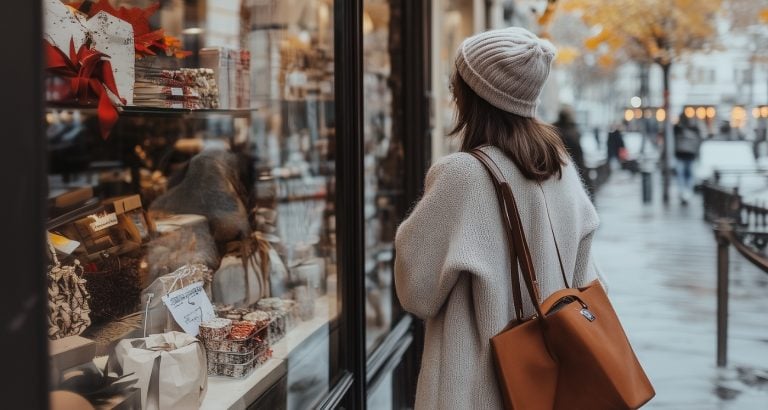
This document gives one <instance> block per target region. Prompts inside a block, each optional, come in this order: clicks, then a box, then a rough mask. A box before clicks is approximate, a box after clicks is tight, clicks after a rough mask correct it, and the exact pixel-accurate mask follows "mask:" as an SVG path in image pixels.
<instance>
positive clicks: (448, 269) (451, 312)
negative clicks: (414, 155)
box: [395, 28, 598, 409]
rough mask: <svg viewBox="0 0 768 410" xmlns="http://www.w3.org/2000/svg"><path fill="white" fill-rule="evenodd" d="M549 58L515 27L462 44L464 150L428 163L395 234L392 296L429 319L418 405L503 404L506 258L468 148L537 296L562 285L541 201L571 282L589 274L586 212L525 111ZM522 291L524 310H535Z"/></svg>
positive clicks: (591, 227)
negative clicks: (484, 160)
mask: <svg viewBox="0 0 768 410" xmlns="http://www.w3.org/2000/svg"><path fill="white" fill-rule="evenodd" d="M554 55H555V49H554V47H553V46H552V45H551V44H550V43H549V42H546V41H543V40H540V39H539V38H537V37H536V36H534V35H533V34H531V33H530V32H528V31H526V30H523V29H521V28H507V29H502V30H495V31H489V32H486V33H482V34H479V35H476V36H474V37H470V38H468V39H466V40H465V41H464V42H463V43H462V45H461V48H460V50H459V55H458V57H457V59H456V69H457V73H455V74H454V76H453V81H452V88H453V95H454V99H455V102H456V105H457V107H458V114H457V121H458V123H457V125H456V128H455V129H454V131H453V132H452V134H455V135H461V137H462V151H463V152H460V153H456V154H452V155H449V156H447V157H445V158H442V159H440V160H439V161H437V163H435V164H434V165H433V166H432V168H431V169H430V171H429V173H428V175H427V181H426V192H425V193H424V197H423V198H422V199H421V201H420V202H419V203H418V204H417V205H416V207H415V208H414V210H413V212H412V213H411V215H410V217H408V219H407V220H406V221H405V222H403V224H402V225H401V226H400V228H399V230H398V233H397V238H396V248H397V260H396V262H395V285H396V289H397V294H398V297H399V298H400V302H401V303H402V305H403V307H405V309H407V310H408V311H410V312H412V313H413V314H414V315H416V316H418V317H420V318H422V319H424V320H425V321H426V335H425V341H424V343H425V346H424V355H423V359H422V368H421V374H420V375H419V383H418V388H417V394H416V408H417V409H427V408H434V409H474V408H477V409H495V408H502V398H501V395H500V391H499V389H498V387H497V383H496V377H495V374H494V363H493V358H492V352H491V346H490V339H491V337H493V336H495V335H496V334H498V333H499V332H501V331H502V330H503V329H504V328H505V326H507V324H508V323H509V322H510V320H511V319H512V318H513V317H514V307H513V303H512V296H511V295H512V291H511V278H510V275H509V272H510V268H511V265H510V255H509V254H508V250H507V244H506V242H505V241H506V239H505V236H504V231H503V228H502V226H503V225H502V220H501V216H500V215H501V214H500V209H499V205H498V202H497V200H496V195H495V193H494V189H493V185H492V184H491V180H490V178H489V176H488V175H487V173H486V171H485V169H484V168H483V166H482V165H481V164H480V162H479V161H478V160H477V159H475V158H474V157H472V156H471V155H470V154H468V153H467V151H470V150H472V149H474V148H477V147H483V148H482V150H483V151H485V152H486V153H487V154H488V155H489V156H490V157H491V158H492V159H493V160H494V161H495V162H497V163H498V164H499V166H500V167H501V168H502V171H503V173H504V176H505V177H506V179H507V180H508V181H509V183H510V185H511V187H512V190H513V193H514V195H515V198H516V200H517V203H518V207H519V209H520V213H521V217H522V219H523V225H524V230H525V234H526V237H527V239H528V242H529V244H530V245H531V252H532V255H533V257H534V259H535V260H534V266H535V269H536V272H538V276H539V287H540V290H541V296H542V298H544V297H547V296H548V295H550V294H551V293H552V292H554V291H556V290H559V289H561V288H563V287H564V286H563V283H562V277H561V276H560V271H559V266H558V262H557V256H556V251H555V244H554V242H553V238H552V231H551V230H550V224H549V219H548V217H547V207H548V208H549V216H550V217H551V219H552V228H553V229H554V234H555V235H556V237H557V241H558V244H559V246H560V253H561V255H562V257H563V262H564V263H565V266H566V270H567V274H568V275H569V276H570V277H569V278H568V280H569V282H571V283H575V284H576V285H583V284H587V283H589V282H590V281H592V280H593V279H594V278H596V277H597V271H596V269H595V267H594V264H593V263H592V261H591V258H590V245H591V242H592V234H593V232H594V231H595V229H596V228H597V225H598V219H597V215H596V213H595V209H594V207H593V206H592V204H591V202H590V201H589V199H588V197H587V194H586V193H585V191H584V188H583V186H582V185H581V181H580V179H579V176H578V173H577V171H576V169H575V168H574V166H573V164H572V163H571V162H570V161H569V160H568V155H567V153H566V152H565V149H564V148H563V144H562V142H561V141H560V138H559V136H558V134H557V132H556V131H555V129H553V128H552V127H551V126H548V125H545V124H543V123H541V122H539V121H538V120H536V119H535V118H534V117H535V113H536V106H537V104H538V97H539V94H540V93H541V88H542V86H543V85H544V82H545V81H546V79H547V76H548V75H549V68H550V64H551V62H552V59H553V57H554ZM524 300H526V301H525V302H524V312H525V314H526V317H527V316H530V315H532V313H533V311H534V309H533V305H532V304H531V302H530V301H528V300H527V299H525V298H524Z"/></svg>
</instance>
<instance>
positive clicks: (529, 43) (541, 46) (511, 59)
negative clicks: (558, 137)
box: [456, 27, 556, 117]
mask: <svg viewBox="0 0 768 410" xmlns="http://www.w3.org/2000/svg"><path fill="white" fill-rule="evenodd" d="M555 53H556V49H555V46H553V45H552V43H550V42H549V41H547V40H542V39H540V38H538V37H536V35H534V34H533V33H531V32H530V31H528V30H526V29H524V28H520V27H510V28H504V29H500V30H491V31H486V32H484V33H480V34H477V35H474V36H472V37H469V38H467V39H465V40H464V41H463V42H462V43H461V46H460V47H459V51H458V56H457V57H456V69H457V70H459V74H460V75H461V78H463V79H464V81H465V82H466V83H467V84H468V85H469V87H470V88H472V90H474V91H475V92H476V93H477V94H478V95H479V96H480V97H482V98H483V99H484V100H486V101H488V102H489V103H491V104H492V105H494V106H495V107H497V108H500V109H502V110H504V111H507V112H511V113H513V114H517V115H520V116H523V117H535V116H536V106H537V105H538V104H539V94H541V88H542V87H543V86H544V82H545V81H547V77H548V76H549V66H550V64H551V63H552V59H553V58H554V57H555Z"/></svg>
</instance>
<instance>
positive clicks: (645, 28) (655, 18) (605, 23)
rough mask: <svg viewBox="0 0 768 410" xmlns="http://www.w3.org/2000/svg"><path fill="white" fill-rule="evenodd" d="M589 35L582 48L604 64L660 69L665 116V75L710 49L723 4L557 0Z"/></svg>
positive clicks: (708, 0)
mask: <svg viewBox="0 0 768 410" xmlns="http://www.w3.org/2000/svg"><path fill="white" fill-rule="evenodd" d="M558 3H559V6H560V8H561V9H562V10H564V11H570V12H572V13H575V14H577V15H578V16H579V17H580V18H581V19H582V21H584V23H585V24H586V25H587V26H589V27H591V28H592V29H593V30H594V35H592V36H591V37H589V38H587V39H586V41H585V43H584V47H585V48H586V49H588V50H590V51H592V52H595V53H597V54H599V55H601V56H602V57H601V60H602V62H603V63H610V61H612V60H616V59H618V58H622V57H624V58H629V59H631V60H634V61H637V62H640V63H653V64H658V65H659V67H661V70H662V72H663V78H664V109H665V111H667V112H668V111H669V72H670V67H671V66H672V64H673V63H674V62H675V61H677V60H678V59H679V58H680V57H681V56H683V55H685V54H687V53H690V52H694V51H706V50H707V49H709V48H711V47H712V46H713V45H714V43H715V40H716V37H717V27H716V15H717V13H718V12H719V10H720V7H721V5H722V3H723V1H722V0H643V1H638V0H560V1H559V2H558ZM664 130H665V139H664V141H665V142H666V144H665V145H666V149H665V150H664V158H665V161H664V165H665V167H664V193H663V194H664V195H663V196H664V201H665V202H667V201H668V200H669V168H670V167H669V165H670V159H671V138H672V137H671V135H670V134H671V124H670V122H669V115H667V116H666V119H665V124H664Z"/></svg>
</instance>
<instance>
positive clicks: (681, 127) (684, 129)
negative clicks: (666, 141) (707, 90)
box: [674, 114, 701, 205]
mask: <svg viewBox="0 0 768 410" xmlns="http://www.w3.org/2000/svg"><path fill="white" fill-rule="evenodd" d="M674 138H675V146H674V148H675V159H676V165H677V169H676V170H675V173H676V174H677V189H678V194H679V196H680V203H681V204H682V205H688V201H689V200H690V198H691V197H692V196H693V183H694V181H693V162H694V161H695V160H696V157H698V155H699V147H700V146H701V133H700V131H699V127H697V126H696V124H694V123H693V122H691V121H690V120H689V119H688V117H687V116H685V114H680V120H679V121H678V123H677V124H675V127H674Z"/></svg>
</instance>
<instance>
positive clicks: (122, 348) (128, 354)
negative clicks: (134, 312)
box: [115, 332, 208, 410]
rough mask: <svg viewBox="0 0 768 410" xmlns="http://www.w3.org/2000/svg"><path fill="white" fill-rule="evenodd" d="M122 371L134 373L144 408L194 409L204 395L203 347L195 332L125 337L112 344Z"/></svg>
mask: <svg viewBox="0 0 768 410" xmlns="http://www.w3.org/2000/svg"><path fill="white" fill-rule="evenodd" d="M115 359H116V360H117V364H118V365H119V366H120V368H121V369H122V374H129V373H134V374H135V377H136V379H137V383H136V387H138V388H139V389H140V390H141V408H142V409H143V410H165V409H169V410H170V409H196V408H199V407H200V405H201V404H202V402H203V399H204V398H205V393H206V390H207V388H208V373H207V364H206V358H205V350H204V348H203V346H202V344H201V343H200V341H198V340H197V338H195V337H194V336H190V335H188V334H186V333H182V332H168V333H161V334H154V335H150V336H148V337H145V338H139V339H125V340H122V341H120V343H118V344H117V346H116V347H115Z"/></svg>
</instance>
